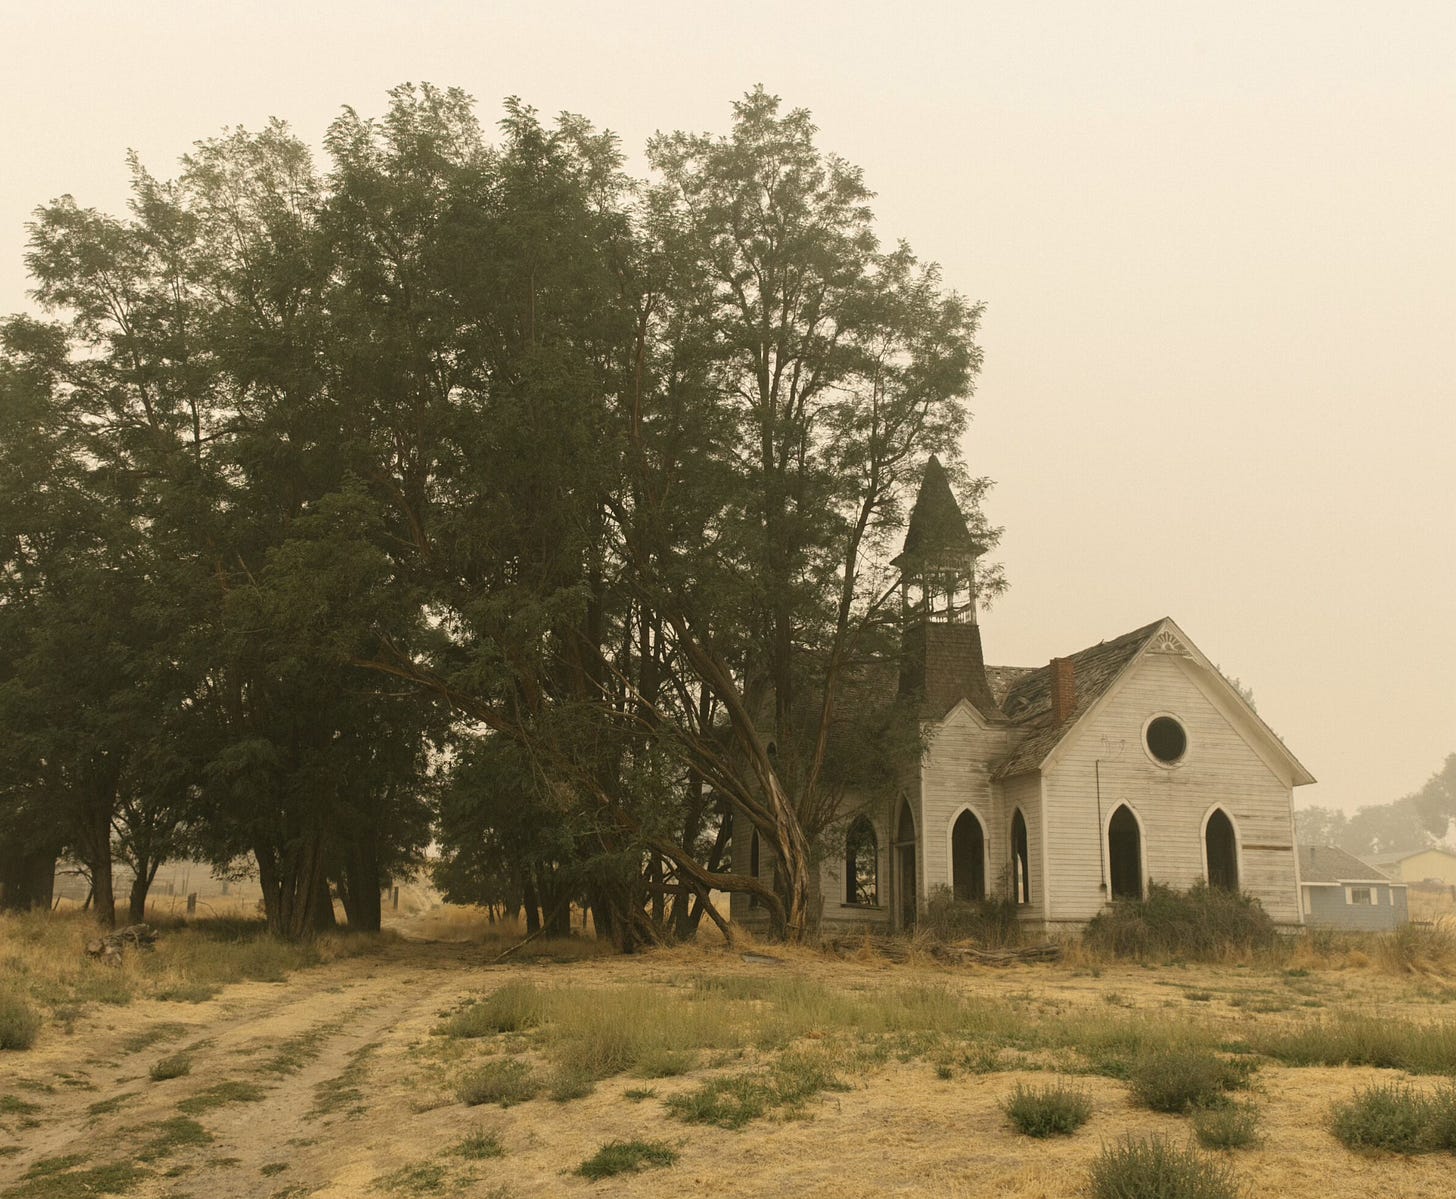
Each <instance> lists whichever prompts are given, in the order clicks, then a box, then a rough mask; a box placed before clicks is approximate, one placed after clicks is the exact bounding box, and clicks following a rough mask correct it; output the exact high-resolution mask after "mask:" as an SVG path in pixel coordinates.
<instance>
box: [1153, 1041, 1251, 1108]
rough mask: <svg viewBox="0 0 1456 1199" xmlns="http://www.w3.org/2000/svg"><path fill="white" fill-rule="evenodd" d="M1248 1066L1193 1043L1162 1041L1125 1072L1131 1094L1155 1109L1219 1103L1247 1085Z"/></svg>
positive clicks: (1196, 1106)
mask: <svg viewBox="0 0 1456 1199" xmlns="http://www.w3.org/2000/svg"><path fill="white" fill-rule="evenodd" d="M1250 1073H1252V1067H1251V1065H1250V1064H1249V1063H1246V1062H1243V1061H1229V1060H1227V1059H1226V1058H1222V1057H1219V1056H1218V1055H1217V1054H1215V1053H1213V1052H1211V1051H1209V1050H1207V1049H1202V1048H1198V1047H1196V1046H1181V1045H1177V1046H1175V1045H1165V1046H1162V1047H1159V1048H1155V1049H1149V1050H1146V1051H1145V1052H1143V1053H1142V1054H1140V1055H1139V1056H1138V1058H1137V1059H1136V1060H1135V1061H1134V1062H1133V1065H1132V1069H1131V1070H1130V1072H1129V1074H1128V1083H1129V1085H1130V1086H1131V1087H1132V1093H1133V1096H1134V1097H1135V1098H1136V1099H1137V1101H1138V1102H1139V1103H1141V1104H1142V1105H1143V1106H1144V1107H1146V1108H1148V1109H1150V1110H1151V1111H1155V1112H1173V1113H1182V1112H1186V1111H1189V1110H1190V1109H1193V1108H1201V1107H1220V1106H1223V1105H1225V1104H1227V1103H1228V1092H1229V1091H1236V1090H1238V1089H1240V1088H1241V1087H1245V1086H1247V1085H1248V1081H1249V1075H1250Z"/></svg>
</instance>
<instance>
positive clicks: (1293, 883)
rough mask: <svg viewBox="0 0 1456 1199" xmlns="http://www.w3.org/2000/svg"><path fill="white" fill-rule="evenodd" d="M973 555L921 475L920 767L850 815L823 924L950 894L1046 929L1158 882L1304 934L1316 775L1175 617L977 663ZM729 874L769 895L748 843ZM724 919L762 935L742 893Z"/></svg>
mask: <svg viewBox="0 0 1456 1199" xmlns="http://www.w3.org/2000/svg"><path fill="white" fill-rule="evenodd" d="M983 552H984V547H983V546H981V545H979V544H978V543H977V541H976V539H975V537H974V536H973V535H972V534H971V532H970V530H969V528H968V526H967V523H966V520H965V517H964V515H963V514H962V512H961V510H960V508H959V506H958V504H957V503H956V499H955V496H954V494H953V492H952V490H951V486H950V481H949V479H948V478H947V476H946V473H945V470H944V469H943V468H942V467H941V465H940V463H939V462H937V461H936V460H935V459H933V458H932V459H931V461H930V463H929V465H928V466H927V468H926V473H925V479H924V482H923V483H922V485H921V489H920V493H919V496H918V497H917V499H916V502H915V507H914V509H913V511H912V513H911V517H910V524H909V529H908V531H907V534H906V538H905V545H904V550H903V552H902V553H901V554H900V555H899V557H898V558H897V559H896V560H895V565H896V566H897V567H898V569H899V570H900V576H901V590H902V597H903V601H904V611H905V624H904V638H905V645H904V653H903V663H902V666H901V670H900V680H899V687H900V693H901V694H902V695H906V696H911V697H913V698H914V700H915V701H916V702H917V703H918V705H919V714H920V720H921V731H922V744H923V746H924V750H923V752H922V754H921V757H920V761H919V764H918V767H917V768H916V769H915V770H914V771H912V772H911V773H910V774H909V776H908V777H906V778H905V780H904V782H903V784H902V786H901V787H900V788H898V793H896V794H893V795H889V796H885V797H883V798H878V799H875V800H873V801H869V802H861V803H859V804H858V805H853V806H852V810H850V811H849V812H848V814H847V815H848V819H847V820H846V822H845V823H844V824H843V825H842V826H841V828H840V829H839V830H838V831H836V832H835V833H834V834H832V836H831V838H830V841H829V843H828V844H826V845H825V846H824V847H823V848H824V852H823V857H822V860H821V863H820V866H819V872H818V881H819V889H820V896H819V900H820V904H821V905H822V906H821V911H820V920H821V923H822V925H823V926H824V927H826V928H839V929H853V928H864V929H887V928H896V929H903V928H908V927H911V926H913V925H914V923H915V919H916V914H917V912H919V911H923V910H924V905H925V904H926V902H927V901H928V899H929V897H930V896H932V895H934V894H936V893H937V892H939V891H940V889H942V888H945V889H948V890H949V891H950V892H952V893H953V894H954V895H955V896H956V897H958V898H961V899H967V900H976V899H982V898H986V897H988V896H997V897H1005V898H1014V899H1015V901H1016V904H1017V905H1018V908H1019V911H1020V913H1021V918H1022V920H1023V921H1024V922H1026V923H1028V924H1033V925H1036V926H1039V927H1041V928H1044V929H1046V930H1048V931H1054V930H1056V929H1060V928H1075V927H1078V926H1080V925H1082V924H1084V923H1085V922H1086V921H1087V920H1089V919H1091V918H1092V917H1093V916H1094V915H1096V914H1097V912H1098V911H1099V910H1100V909H1101V908H1103V907H1104V906H1105V905H1106V904H1108V903H1109V902H1111V901H1113V900H1116V899H1135V898H1139V897H1141V896H1143V895H1145V894H1146V891H1147V887H1148V885H1149V883H1150V882H1154V881H1156V882H1159V883H1165V884H1168V885H1170V886H1173V887H1177V888H1186V887H1189V886H1191V885H1193V884H1194V883H1197V882H1199V881H1203V882H1206V883H1207V884H1208V885H1209V886H1211V887H1224V888H1229V889H1238V890H1242V891H1245V892H1247V893H1248V894H1250V895H1252V896H1255V897H1256V898H1258V900H1259V901H1260V902H1261V903H1262V904H1263V906H1264V908H1265V910H1266V911H1267V912H1268V913H1269V915H1270V916H1271V917H1272V918H1273V919H1274V921H1275V922H1276V923H1278V924H1281V925H1298V924H1299V923H1300V896H1299V879H1298V863H1297V860H1296V854H1295V851H1294V821H1293V788H1295V787H1298V786H1301V785H1303V784H1306V783H1311V782H1313V781H1314V779H1313V777H1312V776H1311V775H1310V774H1309V772H1308V771H1307V770H1305V768H1304V767H1303V766H1302V765H1300V763H1299V762H1298V760H1296V759H1295V757H1294V756H1293V755H1292V754H1291V753H1290V752H1289V750H1288V749H1286V748H1285V746H1284V743H1283V742H1282V741H1281V740H1280V739H1279V738H1278V737H1277V736H1276V735H1275V734H1274V733H1273V731H1272V730H1271V729H1270V728H1269V727H1268V726H1267V725H1266V724H1265V723H1264V722H1263V721H1262V720H1261V719H1260V718H1259V716H1258V714H1257V713H1256V712H1255V711H1254V709H1253V708H1252V707H1251V706H1250V705H1249V704H1248V703H1247V702H1246V700H1245V699H1244V698H1243V696H1241V695H1240V694H1239V692H1238V690H1237V689H1236V688H1235V687H1234V686H1233V685H1232V684H1231V683H1230V682H1229V681H1228V680H1227V679H1226V678H1225V677H1224V676H1223V675H1222V674H1221V673H1220V672H1219V670H1218V669H1217V668H1216V667H1215V666H1214V665H1213V664H1212V663H1211V662H1210V661H1209V660H1208V659H1207V658H1206V657H1204V655H1203V654H1202V653H1200V652H1199V650H1198V648H1197V647H1196V646H1195V645H1194V644H1193V642H1192V641H1191V640H1190V639H1189V638H1188V636H1187V635H1186V634H1185V633H1184V632H1183V631H1182V630H1181V629H1180V628H1179V627H1178V626H1177V625H1176V624H1174V623H1173V621H1172V620H1170V619H1162V620H1157V621H1154V622H1153V623H1151V624H1147V625H1144V626H1143V627H1142V628H1138V629H1134V630H1133V631H1132V632H1129V633H1124V634H1123V635H1122V636H1120V637H1115V638H1113V639H1112V640H1110V641H1103V642H1100V643H1099V644H1097V645H1094V646H1090V647H1089V648H1087V649H1082V650H1078V651H1077V652H1075V653H1072V654H1068V655H1067V656H1065V657H1059V658H1052V659H1051V661H1050V662H1049V663H1048V664H1047V665H1045V666H1041V667H1036V668H1021V667H1008V666H988V665H986V663H985V660H984V657H983V653H982V645H981V630H980V627H979V624H978V622H977V612H976V599H975V597H976V562H977V558H978V557H979V556H980V555H981V554H982V553H983ZM734 869H735V870H736V871H738V872H742V873H754V874H756V875H758V877H760V878H765V879H767V878H769V877H771V874H772V869H773V866H772V862H771V860H770V855H769V854H768V853H766V852H764V853H760V850H759V844H758V835H757V834H756V833H754V834H753V835H752V836H751V837H749V838H735V844H734ZM732 911H733V917H734V919H735V920H738V921H741V922H745V923H748V924H749V925H750V926H751V925H752V924H754V923H755V922H757V921H759V920H761V919H763V913H762V909H758V908H755V907H754V906H753V905H752V904H751V903H750V901H749V897H748V896H747V895H743V894H736V895H734V896H733V905H732Z"/></svg>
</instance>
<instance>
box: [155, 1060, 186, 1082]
mask: <svg viewBox="0 0 1456 1199" xmlns="http://www.w3.org/2000/svg"><path fill="white" fill-rule="evenodd" d="M191 1072H192V1055H191V1054H188V1053H174V1054H172V1055H170V1056H169V1057H163V1058H158V1059H157V1060H156V1061H155V1062H153V1063H152V1068H151V1069H150V1070H148V1071H147V1075H148V1076H149V1077H150V1078H151V1080H152V1081H153V1082H165V1081H166V1080H167V1079H169V1078H181V1077H182V1076H183V1075H184V1074H190V1073H191Z"/></svg>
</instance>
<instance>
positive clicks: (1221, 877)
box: [1203, 809, 1239, 891]
mask: <svg viewBox="0 0 1456 1199" xmlns="http://www.w3.org/2000/svg"><path fill="white" fill-rule="evenodd" d="M1203 847H1204V851H1205V852H1206V853H1207V855H1208V885H1209V886H1210V887H1217V888H1218V889H1219V890H1221V891H1237V890H1238V889H1239V854H1238V846H1237V844H1236V843H1235V841H1234V824H1233V821H1232V820H1230V819H1229V818H1228V816H1227V815H1225V814H1224V812H1223V811H1222V810H1221V809H1219V810H1216V811H1215V812H1214V813H1213V815H1212V816H1210V817H1209V818H1208V827H1207V828H1206V829H1205V830H1204V833H1203Z"/></svg>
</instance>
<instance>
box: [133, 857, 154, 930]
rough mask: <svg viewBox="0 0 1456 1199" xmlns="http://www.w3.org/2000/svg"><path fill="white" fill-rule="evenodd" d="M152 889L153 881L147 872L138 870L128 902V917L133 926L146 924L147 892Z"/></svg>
mask: <svg viewBox="0 0 1456 1199" xmlns="http://www.w3.org/2000/svg"><path fill="white" fill-rule="evenodd" d="M151 889H152V880H151V879H150V878H148V877H147V874H146V872H144V871H141V870H138V871H137V872H136V874H135V875H134V876H133V878H132V880H131V897H130V899H129V900H128V902H127V917H128V919H129V920H130V921H131V923H133V924H144V923H145V922H146V919H147V892H148V891H150V890H151Z"/></svg>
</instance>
